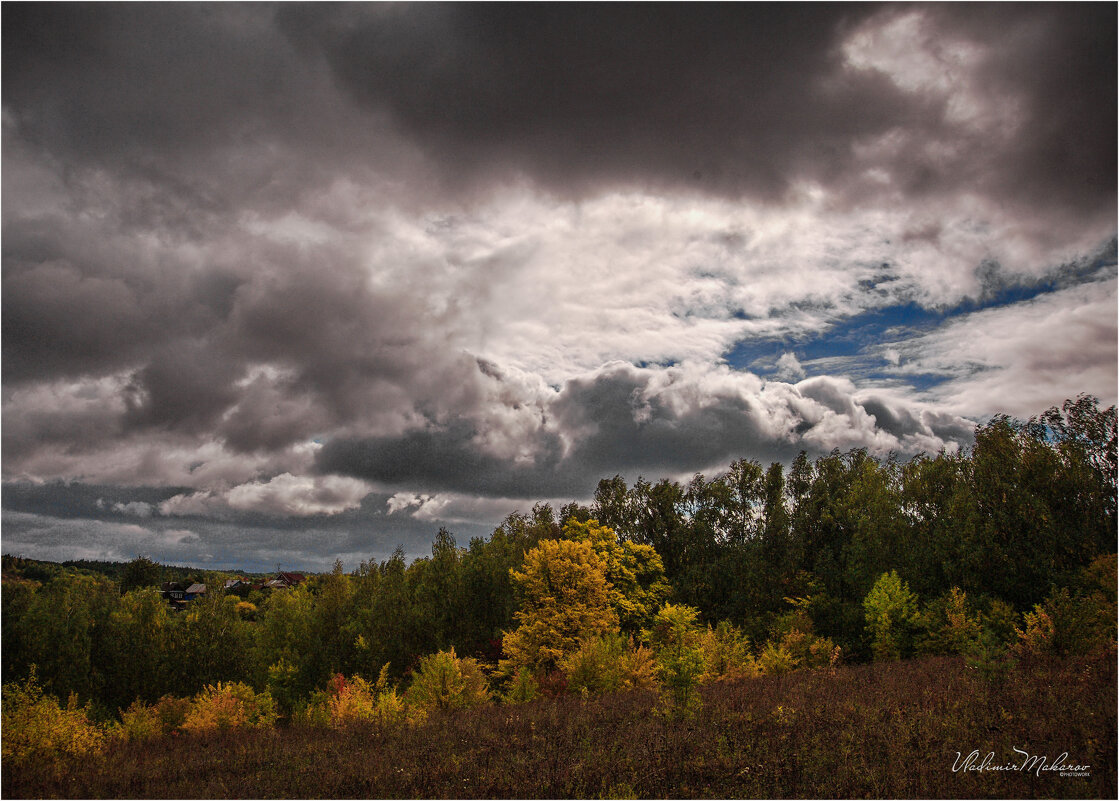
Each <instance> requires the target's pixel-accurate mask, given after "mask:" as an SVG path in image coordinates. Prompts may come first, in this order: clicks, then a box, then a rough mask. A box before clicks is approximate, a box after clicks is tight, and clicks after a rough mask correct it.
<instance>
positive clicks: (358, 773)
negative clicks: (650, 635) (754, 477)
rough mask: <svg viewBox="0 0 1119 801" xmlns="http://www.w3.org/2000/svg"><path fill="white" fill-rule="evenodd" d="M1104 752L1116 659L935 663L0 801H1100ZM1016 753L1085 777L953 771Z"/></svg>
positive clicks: (560, 714) (224, 747) (169, 760)
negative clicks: (986, 668) (689, 800)
mask: <svg viewBox="0 0 1119 801" xmlns="http://www.w3.org/2000/svg"><path fill="white" fill-rule="evenodd" d="M1116 736H1117V735H1116V658H1115V654H1114V652H1111V653H1107V654H1101V655H1098V656H1095V657H1091V658H1083V659H1068V660H1061V661H1034V662H1031V663H1029V664H1020V665H1018V666H1017V667H1015V668H1014V669H1012V670H1011V671H1010V672H1009V673H1007V674H1006V675H1005V676H1004V677H1002V678H1000V679H998V680H997V681H994V682H991V683H987V682H985V681H983V680H982V679H980V678H979V677H978V676H977V675H976V674H975V673H974V672H973V671H971V670H969V669H968V668H967V667H966V666H965V665H964V662H963V660H961V659H958V658H948V657H941V658H928V659H921V660H914V661H909V662H900V663H891V664H875V665H861V666H853V667H845V668H840V669H838V670H837V671H836V672H835V673H834V674H829V673H827V672H798V673H790V674H786V675H783V676H770V677H762V678H757V679H752V680H747V681H741V682H735V683H724V684H716V685H712V686H708V687H705V688H704V691H703V706H702V708H701V709H700V710H699V711H698V712H696V713H695V714H694V715H692V716H690V717H683V718H680V717H673V716H666V715H664V714H660V713H658V712H657V711H656V698H655V696H654V695H652V694H651V693H637V692H634V693H624V694H617V695H613V696H607V697H604V698H599V699H590V700H583V699H580V698H577V697H571V696H566V697H561V698H558V699H552V700H542V701H538V702H535V703H531V704H525V705H521V706H488V707H484V708H480V709H466V710H459V711H455V712H447V713H442V714H433V715H431V716H430V717H429V718H428V720H427V722H426V723H424V724H423V725H420V726H416V727H410V728H409V727H404V728H395V729H389V730H378V729H374V728H370V727H355V728H351V729H347V730H341V731H338V730H315V729H285V728H278V729H274V730H264V731H260V730H254V731H229V732H226V733H221V734H215V735H212V736H198V737H190V736H178V737H168V738H164V739H161V740H157V741H152V742H148V743H129V744H118V745H115V746H113V747H112V748H110V749H109V750H108V751H107V752H106V753H105V754H104V755H103V756H101V757H99V758H96V759H90V760H86V761H84V762H82V763H79V764H67V765H63V766H62V770H61V771H57V770H54V769H52V768H51V767H50V766H46V765H42V766H32V767H27V768H20V769H15V768H11V767H9V766H5V768H4V771H3V780H2V782H3V795H4V797H6V798H17V797H36V798H37V797H51V798H54V797H76V798H244V797H249V798H292V797H294V798H475V797H479V798H507V797H509V798H534V797H548V798H625V797H640V798H662V797H697V798H700V797H713V798H714V797H722V798H728V797H756V798H798V797H820V798H832V797H853V798H911V797H929V798H971V797H974V798H984V797H1003V798H1005V797H1014V798H1114V797H1115V795H1116ZM1015 747H1017V748H1019V749H1021V750H1022V751H1025V752H1027V754H1029V755H1030V756H1039V757H1046V758H1047V760H1048V763H1049V764H1052V762H1053V760H1055V759H1057V758H1058V757H1060V755H1061V754H1063V753H1067V757H1066V758H1065V761H1066V762H1067V763H1073V764H1079V765H1084V766H1088V773H1089V775H1087V776H1085V777H1068V776H1061V775H1059V773H1058V772H1057V771H1038V770H1037V766H1038V765H1037V763H1035V765H1034V769H1033V770H1031V771H1028V772H1026V771H1021V770H1002V771H995V770H983V771H979V770H958V771H954V770H953V765H954V763H955V764H957V765H958V764H959V763H960V762H962V761H963V759H964V758H966V757H967V755H968V754H969V753H970V752H972V751H973V750H976V751H978V752H979V755H980V760H977V761H976V762H975V763H974V764H975V765H976V766H978V764H980V762H981V761H982V758H984V757H986V755H987V754H988V753H989V752H993V753H994V759H993V761H992V762H990V763H989V766H990V767H994V766H995V765H1005V764H1007V763H1014V764H1019V763H1021V762H1022V760H1023V759H1024V757H1022V756H1021V755H1018V754H1016V752H1015V751H1014V750H1013V749H1014V748H1015ZM958 753H959V754H960V755H962V758H960V759H958Z"/></svg>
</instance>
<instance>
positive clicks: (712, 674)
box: [699, 621, 758, 683]
mask: <svg viewBox="0 0 1119 801" xmlns="http://www.w3.org/2000/svg"><path fill="white" fill-rule="evenodd" d="M699 647H700V649H701V650H702V651H703V656H704V662H705V664H706V666H707V669H706V671H705V672H704V674H703V676H702V677H700V681H701V682H704V683H706V682H709V681H719V680H723V679H741V678H749V677H751V676H756V675H758V664H757V662H756V661H755V660H754V657H753V655H752V654H751V653H750V642H749V640H747V639H746V637H744V636H743V635H742V634H741V632H739V631H738V629H737V628H735V627H734V626H733V625H731V624H730V623H728V622H726V621H722V622H720V623H719V625H718V627H716V628H711V627H710V626H708V627H707V631H706V632H704V634H703V636H702V637H700V641H699Z"/></svg>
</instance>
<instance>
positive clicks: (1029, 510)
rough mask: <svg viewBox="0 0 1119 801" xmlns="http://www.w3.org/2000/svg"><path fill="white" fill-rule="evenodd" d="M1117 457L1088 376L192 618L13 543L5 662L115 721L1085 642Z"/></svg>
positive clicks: (1108, 604) (696, 677)
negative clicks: (208, 702)
mask: <svg viewBox="0 0 1119 801" xmlns="http://www.w3.org/2000/svg"><path fill="white" fill-rule="evenodd" d="M1116 467H1117V458H1116V411H1115V407H1114V406H1112V407H1110V408H1107V409H1101V408H1100V407H1099V403H1098V401H1096V399H1094V398H1091V397H1088V396H1080V397H1078V398H1077V399H1075V400H1070V401H1067V402H1066V403H1065V404H1064V405H1063V406H1062V407H1061V408H1053V409H1050V410H1048V411H1047V412H1045V413H1043V414H1041V415H1039V416H1038V417H1036V418H1032V419H1030V420H1028V421H1025V422H1023V421H1018V420H1014V419H1011V418H1009V417H1005V416H999V417H995V418H994V419H992V420H991V421H989V422H988V423H986V424H984V425H982V426H980V427H979V428H978V429H977V430H976V434H975V442H974V445H973V446H971V447H970V448H967V449H964V450H961V451H959V452H956V453H948V452H942V453H939V454H937V455H935V456H928V455H922V456H919V457H917V458H915V459H912V460H909V461H906V462H902V461H900V460H898V459H896V458H888V459H885V460H880V459H877V458H875V457H873V456H871V455H870V454H868V453H867V452H866V451H865V450H858V449H856V450H851V451H848V452H846V453H840V452H838V451H833V452H832V453H830V454H827V455H824V456H820V457H819V458H816V459H814V460H812V459H809V458H808V456H807V455H806V454H804V453H801V454H800V456H798V457H797V458H796V459H795V460H794V461H793V463H792V465H791V467H789V468H788V469H787V470H786V468H785V467H784V466H783V465H781V464H780V463H774V464H772V465H770V466H768V467H763V466H762V465H761V464H759V463H758V462H756V461H751V460H740V461H736V462H734V463H733V464H731V465H730V467H729V469H727V470H726V471H725V472H723V473H721V474H719V475H716V476H714V477H712V478H707V477H705V476H703V475H696V476H695V477H694V478H693V479H692V480H691V481H689V482H687V483H681V482H677V481H672V480H669V479H663V480H660V481H657V482H656V483H652V482H650V481H646V480H645V479H643V478H642V479H639V480H637V481H636V483H634V484H633V486H629V485H627V483H626V481H624V480H623V479H622V478H621V477H619V476H615V477H613V478H608V479H603V480H601V481H600V482H599V484H598V487H597V490H596V492H595V494H594V498H593V501H592V502H591V503H590V504H589V505H581V504H578V503H571V504H568V505H566V506H564V507H562V508H561V509H559V510H556V509H553V508H552V507H551V506H549V505H547V504H537V505H536V506H535V507H533V509H532V510H531V511H530V512H527V513H521V512H516V513H513V514H511V515H509V516H508V517H507V518H506V519H505V520H504V521H502V523H501V524H500V525H499V526H497V527H496V529H495V530H494V532H493V534H492V535H491V536H490V537H489V538H475V539H472V540H471V541H470V542H469V543H468V544H467V545H466V546H460V545H459V544H458V543H457V542H456V540H455V538H454V536H453V535H452V534H451V533H450V532H448V531H447V530H445V529H441V530H440V531H439V532H438V534H437V535H436V537H435V540H434V542H433V544H432V549H431V555H430V556H428V557H423V558H420V559H416V560H414V561H412V562H411V563H408V562H407V561H406V559H405V556H404V553H403V551H402V550H401V549H399V548H398V549H397V551H396V552H395V553H394V554H393V555H392V556H391V557H390V558H389V559H386V560H383V561H379V562H378V561H374V560H371V561H369V562H363V563H362V564H360V565H359V566H358V568H357V569H355V570H353V571H351V572H349V573H347V572H345V570H344V569H343V566H342V565H341V563H336V565H335V568H334V570H332V571H331V572H330V573H326V574H322V575H318V576H312V577H311V578H310V579H309V580H308V581H307V582H306V583H305V584H303V585H301V586H299V587H297V588H294V589H287V590H281V591H274V592H271V593H265V592H255V593H251V594H249V595H248V596H247V597H235V596H232V595H228V596H227V595H224V594H222V593H221V592H213V591H211V593H210V594H209V595H208V596H206V597H204V598H200V599H198V600H195V601H193V602H191V604H190V605H189V607H188V609H187V610H186V611H184V612H181V613H178V614H173V613H172V612H171V611H170V609H169V607H168V605H167V603H166V602H165V601H163V600H162V598H161V597H160V595H159V592H158V590H157V588H156V587H155V586H152V585H154V584H156V583H158V581H159V580H161V579H163V578H164V576H163V575H162V574H161V572H160V571H159V570H158V569H156V570H152V564H151V563H150V562H147V563H146V564H145V563H143V562H141V560H136V562H135V563H133V564H130V565H128V566H126V567H125V568H124V569H123V570H122V571H121V573H120V578H119V580H117V581H114V580H112V579H110V578H108V577H105V576H103V575H97V574H93V573H89V572H88V571H87V572H79V571H75V570H65V571H60V572H58V573H57V574H55V575H49V574H43V573H42V572H40V573H35V572H34V571H28V573H27V574H25V575H21V574H20V570H19V560H13V559H10V558H5V579H4V582H3V643H4V647H3V650H2V664H3V677H4V681H5V682H15V681H21V680H24V679H26V677H28V676H29V675H31V672H32V670H34V672H35V673H34V675H35V677H36V678H35V681H36V682H37V683H41V686H42V688H44V689H45V690H46V692H48V693H50V694H52V695H54V696H56V697H58V698H66V697H67V696H69V695H71V694H74V695H75V698H76V703H87V702H88V703H89V704H90V707H89V708H90V710H91V713H92V714H93V715H94V716H100V717H102V718H105V719H108V718H110V717H112V716H114V715H118V716H119V715H121V714H122V713H123V711H124V710H126V709H128V708H130V705H133V704H134V702H137V701H139V702H141V703H142V704H149V705H150V704H157V703H158V702H160V699H167V698H185V697H190V696H197V695H198V694H199V693H202V692H203V691H204V690H205V688H210V690H209V691H210V692H211V695H212V694H213V692H216V691H215V690H214V688H218V690H217V691H222V692H224V691H223V690H221V688H222V687H227V688H228V687H229V686H231V684H230V683H236V685H237V686H239V687H243V688H244V689H243V690H239V691H238V692H242V694H244V693H248V694H249V695H252V694H253V693H259V694H264V693H267V696H268V704H273V703H274V704H275V707H276V711H277V713H278V714H279V715H281V716H288V717H292V716H297V715H303V716H304V717H306V716H311V717H313V716H314V715H316V714H318V715H323V714H333V713H330V712H329V710H331V709H335V710H336V709H337V708H342V707H340V706H339V705H340V704H342V703H343V702H342V701H341V700H339V699H350V700H349V701H346V703H350V704H351V705H352V704H354V703H358V702H357V701H354V700H353V699H354V698H364V699H365V700H364V701H362V702H361V703H364V704H365V705H366V707H368V709H369V710H375V709H381V711H382V712H383V711H384V709H385V708H389V707H391V708H394V709H395V708H396V707H394V706H393V704H396V700H394V699H396V695H395V690H394V689H392V688H394V687H396V686H398V685H399V686H402V687H403V686H405V685H407V686H408V687H409V688H411V687H416V686H419V687H420V688H421V689H419V690H411V689H409V692H411V696H408V697H410V698H412V700H415V699H416V698H420V699H429V700H430V699H431V698H435V699H436V701H435V703H437V704H442V703H444V702H446V703H454V702H455V701H454V699H460V700H461V699H462V698H471V699H474V700H484V699H490V698H503V699H505V700H508V701H516V700H528V699H529V698H532V697H535V696H537V695H539V694H541V693H558V692H564V691H579V692H584V693H598V692H605V691H610V690H614V689H624V688H626V687H650V688H652V687H659V688H661V689H662V691H663V692H665V694H666V697H668V698H670V700H671V701H672V703H673V704H675V705H677V706H680V707H686V706H687V705H688V704H690V703H692V702H693V701H694V698H695V687H696V686H697V684H698V683H702V682H703V681H709V680H717V679H719V678H725V677H734V676H742V675H752V674H756V673H758V672H770V673H772V672H781V671H784V670H791V669H796V668H798V667H825V666H828V665H829V664H835V662H836V661H838V660H840V659H842V660H844V661H866V660H870V659H897V658H904V657H907V656H911V655H913V654H919V653H964V654H966V655H968V656H969V658H973V659H976V660H977V663H976V664H977V665H980V666H984V665H985V666H987V667H989V666H990V665H991V664H992V662H993V660H994V659H995V658H996V657H997V656H998V655H1000V654H1009V653H1012V652H1013V651H1014V650H1015V649H1018V650H1019V651H1021V652H1026V651H1030V650H1032V651H1035V652H1036V651H1044V650H1049V651H1053V652H1057V653H1068V652H1076V651H1084V650H1088V649H1092V648H1096V647H1099V646H1100V645H1101V644H1107V643H1109V642H1114V639H1115V613H1114V607H1115V581H1116V580H1115V559H1114V555H1113V554H1114V551H1115V542H1116ZM144 562H146V560H144ZM155 567H156V568H158V566H155ZM214 584H215V586H213V587H212V588H211V589H212V590H213V589H216V588H217V587H219V586H220V582H215V583H214ZM1023 649H1024V650H1023ZM33 666H34V667H33ZM345 677H349V678H345ZM421 679H422V680H421ZM223 683H224V684H223ZM36 686H38V685H36ZM425 688H426V689H425ZM454 688H458V689H454ZM363 693H364V695H363ZM456 693H458V694H456ZM219 694H220V693H219ZM406 695H407V693H406ZM254 697H255V696H254ZM261 697H262V698H263V697H264V696H263V695H261ZM402 698H403V696H402ZM370 699H372V700H370ZM382 702H384V703H388V704H389V707H384V708H382V707H380V706H378V704H381V703H382ZM254 703H255V701H254ZM359 706H360V704H359ZM133 708H135V707H133ZM401 708H403V707H401ZM269 709H271V707H270V706H269ZM316 710H318V711H317V712H316ZM324 710H326V711H324ZM339 714H341V713H339ZM370 714H373V712H372V711H370ZM378 714H380V713H378Z"/></svg>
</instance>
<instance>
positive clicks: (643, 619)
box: [563, 518, 671, 633]
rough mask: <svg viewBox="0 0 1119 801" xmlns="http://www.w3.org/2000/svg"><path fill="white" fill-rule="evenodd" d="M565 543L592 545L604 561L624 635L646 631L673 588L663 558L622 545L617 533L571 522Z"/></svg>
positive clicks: (593, 523) (629, 544) (639, 547)
mask: <svg viewBox="0 0 1119 801" xmlns="http://www.w3.org/2000/svg"><path fill="white" fill-rule="evenodd" d="M563 536H564V538H565V539H569V540H574V541H575V542H587V543H590V546H591V548H592V549H593V550H594V552H595V553H596V554H597V555H598V558H599V559H601V560H602V563H603V567H604V568H605V570H606V580H607V581H608V582H610V604H611V605H612V606H613V607H614V611H615V612H617V614H618V623H619V624H620V625H621V627H622V631H625V632H627V633H638V632H640V631H641V630H642V629H644V628H647V627H648V626H649V625H650V624H651V623H652V621H653V616H654V615H655V614H656V613H657V610H658V609H660V607H661V604H662V603H664V599H665V598H667V597H668V594H669V592H670V591H671V587H670V586H669V584H668V580H667V579H666V578H665V575H664V564H663V562H662V561H661V557H660V554H658V553H657V551H656V549H655V548H653V546H651V545H642V544H641V543H637V542H628V541H619V540H618V535H617V534H616V533H615V532H614V529H612V528H610V527H609V526H602V525H599V523H598V521H597V520H588V521H586V522H585V523H582V522H579V521H578V520H576V519H575V518H570V519H569V520H568V521H567V522H566V523H565V524H564V526H563Z"/></svg>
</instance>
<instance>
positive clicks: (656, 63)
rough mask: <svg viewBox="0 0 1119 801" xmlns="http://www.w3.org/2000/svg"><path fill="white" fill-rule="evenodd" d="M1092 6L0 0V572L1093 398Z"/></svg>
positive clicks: (302, 545) (939, 435) (1109, 371)
mask: <svg viewBox="0 0 1119 801" xmlns="http://www.w3.org/2000/svg"><path fill="white" fill-rule="evenodd" d="M1115 30H1116V10H1115V7H1114V5H1111V4H1081V3H1078V4H1064V5H1048V4H1045V5H1043V4H1027V5H1006V4H966V5H944V4H935V5H929V6H925V5H911V4H905V5H897V6H895V5H868V6H863V5H856V4H847V3H843V4H834V5H810V4H800V3H793V4H775V5H766V4H720V5H713V6H707V5H699V4H680V5H674V4H656V5H642V4H609V5H568V4H559V5H550V4H525V5H518V4H447V5H444V4H414V5H413V4H401V5H397V4H392V5H389V4H342V5H333V4H319V3H315V4H308V5H297V4H279V5H276V6H273V5H266V4H250V5H237V4H199V5H192V4H127V5H124V4H120V5H117V4H78V5H63V4H42V5H39V4H35V5H31V4H6V5H5V6H4V8H3V117H2V124H3V296H2V297H3V479H4V488H3V526H4V530H3V539H4V550H5V552H12V553H16V552H19V553H23V554H24V555H28V556H36V555H41V556H45V557H49V558H71V557H87V558H116V559H127V558H129V557H131V556H134V555H136V554H138V553H143V554H146V555H149V556H152V557H153V558H156V559H161V560H164V561H176V562H181V563H197V564H212V565H243V566H247V567H261V568H271V567H273V566H275V564H276V563H277V562H279V563H282V564H285V565H287V566H289V567H292V568H293V569H297V568H306V569H319V568H323V567H325V566H327V565H329V564H330V562H332V561H333V559H334V558H335V557H336V556H338V557H341V558H343V559H344V560H346V561H347V563H348V564H349V566H351V567H352V566H354V565H356V562H357V560H359V559H363V558H364V559H368V558H378V559H379V558H384V557H385V556H387V555H388V554H389V553H390V552H391V551H392V549H393V548H394V547H396V545H398V544H402V545H403V546H404V547H405V549H406V551H408V553H409V554H410V555H413V556H414V555H418V554H420V553H421V552H423V551H424V550H425V549H426V547H427V544H428V543H429V542H430V540H431V539H432V537H433V536H434V533H435V532H436V531H437V530H438V528H439V526H441V525H445V526H447V527H449V528H450V529H451V530H452V531H454V532H455V533H456V534H457V535H458V536H459V538H460V541H464V540H465V539H466V538H468V537H470V536H479V535H485V534H487V533H488V532H489V531H490V530H492V527H493V526H494V525H495V524H496V523H497V522H499V521H500V519H501V518H502V517H504V516H505V515H506V514H507V513H508V512H511V511H513V510H515V509H518V508H519V509H521V510H527V509H528V508H530V507H531V506H532V504H533V503H534V502H536V501H538V500H547V501H551V502H553V503H563V502H565V501H568V500H572V499H578V500H586V499H587V498H589V497H590V494H591V493H592V492H593V490H594V487H595V485H596V483H597V481H598V479H599V478H602V477H610V476H613V475H615V474H621V475H623V476H625V477H626V478H627V479H630V480H633V479H635V478H636V477H637V476H638V475H644V476H646V477H650V478H659V477H662V476H672V477H686V476H688V475H690V474H691V473H694V472H696V471H703V472H707V473H714V472H717V471H719V470H721V469H723V468H725V467H726V466H727V465H728V464H729V463H730V462H731V461H732V460H734V459H737V458H743V457H744V458H752V459H757V460H759V461H761V462H763V463H768V462H770V461H782V462H786V463H787V462H788V461H789V460H791V459H792V458H793V457H794V456H795V455H796V454H797V453H798V452H799V451H801V450H806V451H808V452H809V454H811V455H816V454H818V453H823V452H827V451H830V450H832V449H833V448H840V449H848V448H866V449H868V450H869V451H871V452H872V453H874V454H876V455H885V454H887V453H890V452H896V453H898V454H901V455H903V456H904V455H912V454H916V453H919V452H922V451H924V452H935V451H937V450H940V449H942V448H947V449H954V448H958V447H967V445H968V444H969V443H970V441H971V437H972V431H973V429H974V426H975V424H976V423H978V422H982V421H984V420H985V419H988V418H989V417H990V416H991V415H993V414H996V413H1000V412H1006V413H1010V414H1013V415H1017V416H1021V417H1028V416H1030V415H1032V414H1036V413H1039V412H1041V411H1043V410H1044V409H1045V408H1047V407H1048V406H1050V405H1054V404H1059V403H1060V402H1061V401H1063V400H1064V399H1065V398H1068V397H1074V396H1076V395H1077V394H1078V393H1081V392H1087V393H1090V394H1093V395H1096V396H1097V397H1099V398H1100V399H1101V401H1102V402H1104V403H1105V404H1110V403H1114V402H1115V400H1116V397H1115V396H1116V358H1117V354H1116V313H1117V294H1116V293H1117V276H1116V191H1115V190H1116V187H1115V183H1114V182H1115V178H1114V176H1115V175H1116V148H1115V141H1116V123H1115V120H1116V111H1117V110H1116V63H1115V54H1116V36H1115Z"/></svg>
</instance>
